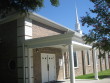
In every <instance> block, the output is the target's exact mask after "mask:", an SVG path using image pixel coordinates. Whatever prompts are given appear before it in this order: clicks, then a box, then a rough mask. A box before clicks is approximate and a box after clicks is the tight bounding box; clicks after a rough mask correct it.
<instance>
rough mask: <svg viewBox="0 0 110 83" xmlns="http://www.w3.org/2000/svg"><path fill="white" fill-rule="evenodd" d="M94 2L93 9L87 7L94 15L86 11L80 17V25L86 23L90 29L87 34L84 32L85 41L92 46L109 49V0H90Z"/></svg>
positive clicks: (106, 50) (104, 49)
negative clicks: (84, 14)
mask: <svg viewBox="0 0 110 83" xmlns="http://www.w3.org/2000/svg"><path fill="white" fill-rule="evenodd" d="M90 1H91V2H92V3H93V4H94V8H93V9H89V10H90V12H91V13H94V14H95V15H94V16H90V13H88V12H86V16H84V17H81V22H82V26H84V25H87V27H88V28H89V27H90V26H92V29H91V30H90V31H89V33H88V34H84V36H83V39H84V40H85V41H86V43H89V44H91V43H92V44H93V47H95V48H98V49H100V50H103V51H105V52H108V51H110V0H90Z"/></svg>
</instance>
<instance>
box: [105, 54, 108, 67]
mask: <svg viewBox="0 0 110 83" xmlns="http://www.w3.org/2000/svg"><path fill="white" fill-rule="evenodd" d="M105 59H106V69H109V64H108V53H105Z"/></svg>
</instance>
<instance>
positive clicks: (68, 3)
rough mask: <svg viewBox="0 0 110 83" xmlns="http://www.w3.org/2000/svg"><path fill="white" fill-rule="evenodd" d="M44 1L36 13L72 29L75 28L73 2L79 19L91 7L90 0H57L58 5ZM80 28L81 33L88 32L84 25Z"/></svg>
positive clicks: (47, 0)
mask: <svg viewBox="0 0 110 83" xmlns="http://www.w3.org/2000/svg"><path fill="white" fill-rule="evenodd" d="M44 1H45V2H44V3H45V4H44V7H43V8H41V9H39V10H37V11H36V13H37V14H39V15H41V16H44V17H46V18H48V19H50V20H52V21H55V22H57V23H58V24H61V25H63V26H66V27H68V28H70V29H72V30H74V29H75V21H76V18H75V2H76V6H77V9H78V16H79V20H80V18H81V17H83V16H85V15H86V14H85V12H88V11H89V8H92V7H93V3H91V2H90V0H59V2H60V5H59V6H58V7H54V6H52V5H51V3H50V1H49V0H44ZM80 24H81V23H80ZM81 29H82V31H83V33H88V30H89V29H88V28H86V26H81Z"/></svg>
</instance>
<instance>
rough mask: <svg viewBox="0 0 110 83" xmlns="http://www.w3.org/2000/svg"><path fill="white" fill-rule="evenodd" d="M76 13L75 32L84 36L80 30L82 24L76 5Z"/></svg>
mask: <svg viewBox="0 0 110 83" xmlns="http://www.w3.org/2000/svg"><path fill="white" fill-rule="evenodd" d="M75 13H76V23H75V31H77V32H78V33H80V34H82V30H81V28H80V23H79V19H78V11H77V8H76V5H75Z"/></svg>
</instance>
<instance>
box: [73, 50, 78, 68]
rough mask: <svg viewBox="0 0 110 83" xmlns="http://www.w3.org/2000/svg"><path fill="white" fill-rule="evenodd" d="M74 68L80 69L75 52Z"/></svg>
mask: <svg viewBox="0 0 110 83" xmlns="http://www.w3.org/2000/svg"><path fill="white" fill-rule="evenodd" d="M74 67H78V59H77V55H76V52H74Z"/></svg>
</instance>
